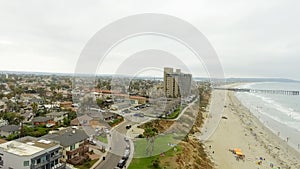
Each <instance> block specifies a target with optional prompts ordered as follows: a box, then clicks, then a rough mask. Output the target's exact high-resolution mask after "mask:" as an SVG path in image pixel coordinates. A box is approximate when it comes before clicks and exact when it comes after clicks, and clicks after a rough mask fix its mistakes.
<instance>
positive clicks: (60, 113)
mask: <svg viewBox="0 0 300 169" xmlns="http://www.w3.org/2000/svg"><path fill="white" fill-rule="evenodd" d="M65 114H68V112H65V111H61V112H51V113H47V114H46V116H63V115H65Z"/></svg>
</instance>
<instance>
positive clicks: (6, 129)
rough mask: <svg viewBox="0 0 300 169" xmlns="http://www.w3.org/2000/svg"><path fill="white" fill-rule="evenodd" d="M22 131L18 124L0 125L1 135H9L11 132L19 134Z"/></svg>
mask: <svg viewBox="0 0 300 169" xmlns="http://www.w3.org/2000/svg"><path fill="white" fill-rule="evenodd" d="M19 132H20V126H17V125H5V126H2V127H0V136H1V137H8V136H9V135H11V134H18V133H19Z"/></svg>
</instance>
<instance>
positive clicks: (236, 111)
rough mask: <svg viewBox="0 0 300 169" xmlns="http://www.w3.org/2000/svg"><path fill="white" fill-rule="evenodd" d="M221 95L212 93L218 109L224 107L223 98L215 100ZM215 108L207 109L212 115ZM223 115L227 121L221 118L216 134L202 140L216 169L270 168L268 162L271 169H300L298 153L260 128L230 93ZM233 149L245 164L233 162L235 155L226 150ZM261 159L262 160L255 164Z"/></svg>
mask: <svg viewBox="0 0 300 169" xmlns="http://www.w3.org/2000/svg"><path fill="white" fill-rule="evenodd" d="M220 92H223V93H224V91H217V90H215V91H213V93H212V95H213V96H212V100H211V101H212V102H214V104H217V105H219V107H224V101H222V99H214V98H215V97H217V96H220ZM216 102H217V103H216ZM218 102H220V103H218ZM218 109H220V108H217V109H216V108H214V109H210V111H211V113H212V114H213V113H214V112H212V111H214V110H218ZM223 116H225V117H227V119H221V120H220V123H219V124H218V127H217V128H216V130H215V132H214V133H213V134H212V135H211V136H210V137H209V138H208V139H207V140H206V141H204V143H205V149H206V151H207V152H208V154H209V155H210V157H211V158H212V161H213V162H214V163H215V165H216V168H220V169H248V168H249V169H258V168H259V169H263V168H268V169H270V168H271V167H270V163H273V164H274V168H278V167H280V168H281V169H283V168H292V169H300V154H299V153H298V152H296V151H295V150H294V149H292V148H291V147H289V146H288V145H287V144H286V142H284V141H283V140H281V139H280V138H279V137H277V136H276V135H275V134H273V133H272V132H271V131H270V130H269V129H268V128H266V127H265V126H263V125H262V123H261V122H260V121H259V120H258V119H257V118H256V117H255V116H253V115H252V114H251V112H250V111H249V110H248V109H247V108H246V107H244V106H243V105H241V103H240V102H239V100H238V99H237V98H236V97H235V96H234V94H233V93H232V92H228V93H227V94H226V101H225V108H224V113H223ZM209 118H211V119H209V120H208V121H217V120H212V119H213V118H218V116H215V117H214V116H211V117H209ZM207 125H211V124H206V126H207ZM204 128H205V126H204ZM233 148H240V149H241V150H242V152H243V153H244V154H245V161H242V160H239V161H237V160H236V158H235V156H234V154H233V153H232V152H230V151H229V149H233ZM260 157H262V158H263V159H265V160H262V164H261V165H258V164H257V162H258V161H260V160H259V158H260Z"/></svg>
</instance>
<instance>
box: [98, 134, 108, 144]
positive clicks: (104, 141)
mask: <svg viewBox="0 0 300 169" xmlns="http://www.w3.org/2000/svg"><path fill="white" fill-rule="evenodd" d="M97 139H98V140H99V141H100V142H102V143H106V144H107V143H108V141H107V136H106V135H105V136H102V135H100V136H97Z"/></svg>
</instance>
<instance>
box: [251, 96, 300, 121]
mask: <svg viewBox="0 0 300 169" xmlns="http://www.w3.org/2000/svg"><path fill="white" fill-rule="evenodd" d="M249 94H250V95H252V96H255V97H257V98H259V99H261V100H262V101H263V102H264V103H267V104H265V105H266V106H267V107H268V108H271V109H276V110H277V111H279V112H281V113H284V115H286V117H287V118H290V119H291V120H296V121H299V122H300V112H297V111H295V110H294V109H293V108H291V107H285V106H283V105H282V104H280V103H278V102H276V101H275V100H273V99H272V98H270V97H266V96H262V95H259V94H256V93H249Z"/></svg>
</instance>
